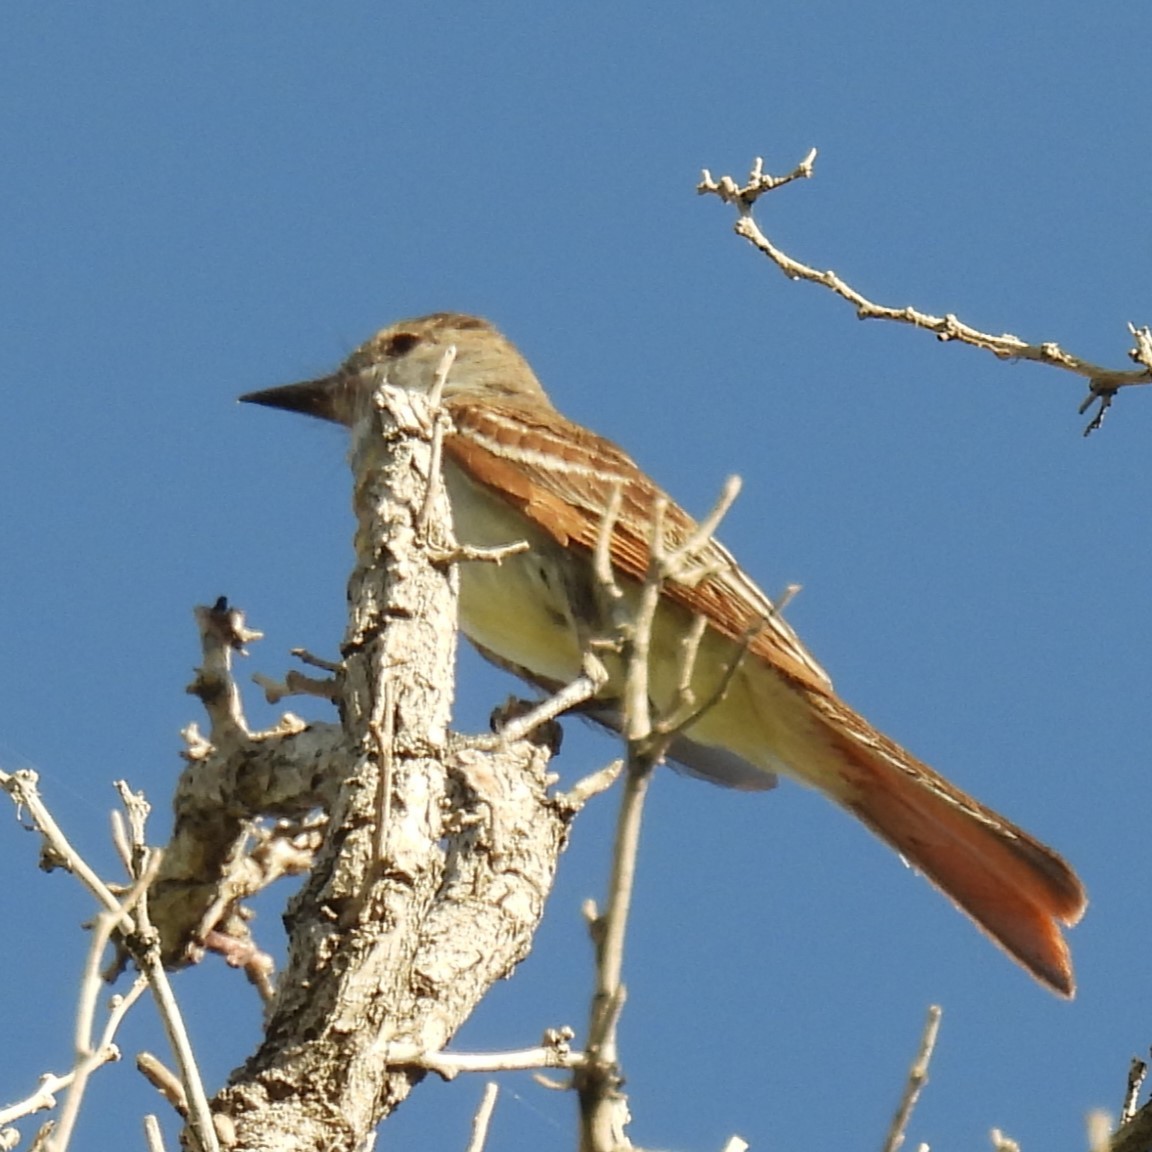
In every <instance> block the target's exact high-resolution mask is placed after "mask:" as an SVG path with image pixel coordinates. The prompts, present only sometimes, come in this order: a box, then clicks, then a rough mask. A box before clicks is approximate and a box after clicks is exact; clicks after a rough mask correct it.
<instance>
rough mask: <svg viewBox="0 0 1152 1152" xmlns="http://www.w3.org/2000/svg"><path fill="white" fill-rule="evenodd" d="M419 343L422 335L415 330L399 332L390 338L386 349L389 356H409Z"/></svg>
mask: <svg viewBox="0 0 1152 1152" xmlns="http://www.w3.org/2000/svg"><path fill="white" fill-rule="evenodd" d="M419 343H420V337H419V336H417V335H416V333H415V332H397V333H396V334H395V335H394V336H390V337H389V338H388V347H387V349H386V351H387V354H388V355H389V356H407V355H408V353H409V352H411V351H412V349H413V348H415V347H416V345H417V344H419Z"/></svg>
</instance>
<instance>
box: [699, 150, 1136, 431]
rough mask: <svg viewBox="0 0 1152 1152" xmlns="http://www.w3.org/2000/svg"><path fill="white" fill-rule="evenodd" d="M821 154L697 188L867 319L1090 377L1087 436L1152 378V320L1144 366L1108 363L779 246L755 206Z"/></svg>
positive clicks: (779, 260) (792, 270) (768, 252)
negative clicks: (891, 290)
mask: <svg viewBox="0 0 1152 1152" xmlns="http://www.w3.org/2000/svg"><path fill="white" fill-rule="evenodd" d="M815 157H816V150H815V149H813V150H812V151H811V152H810V153H809V154H808V156H807V158H806V159H805V160H804V161H803V162H802V163H801V164H800V165H799V166H798V167H797V169H796V170H795V171H794V172H792V173H789V175H788V176H785V177H773V176H767V175H765V174H764V173H763V171H762V168H763V161H762V160H761V159H760V158H759V157H757V159H756V162H755V164H754V165H753V168H752V173H751V175H750V177H749V180H748V183H747V184H746V185H743V186H741V185H738V184H737V183H736V181H734V180H733V179H732V178H731V177H730V176H722V177H721V178H720V179H719V180H718V181H717V180H713V178H712V175H711V173H709V172H708V170H707V169H705V170H704V172H703V175H702V178H701V181H700V183H699V184H698V185H697V186H696V190H697V192H699V193H700V194H701V195H704V194H712V195H716V196H719V197H720V199H721V200H723V201H724V202H725V203H729V204H734V205H735V206H736V207H737V209H738V210H739V213H740V217H739V219H738V220H737V221H736V224H735V226H734V229H735V231H736V233H737V235H739V236H742V237H743V238H744V239H745V240H747V241H749V242H750V243H751V244H752V245H753V246H754V247H756V248H757V249H758V250H759V251H760V252H762V253H763V254H764V255H765V256H767V257H768V259H769V260H771V261H772V262H773V263H774V264H775V265H776V266H777V267H778V268H779V269H780V271H781V272H783V273H784V275H785V276H787V277H788V278H789V279H790V280H807V281H808V282H809V283H812V284H819V285H821V286H822V287H824V288H827V289H828V290H829V291H831V292H834V293H835V294H836V295H837V296H839V297H840V298H841V299H843V300H846V301H847V302H848V303H849V304H851V305H852V306H853V307H854V308H855V309H856V315H857V316H858V317H859V318H860V319H862V320H892V321H895V322H897V323H900V324H911V325H912V326H913V327H916V328H924V329H927V330H928V331H929V332H933V333H935V335H936V337H937V339H939V340H942V341H949V340H955V341H958V342H959V343H961V344H968V345H971V346H972V347H973V348H982V349H984V351H986V352H991V353H992V354H993V355H994V356H997V357H999V358H1000V359H1002V360H1030V361H1033V362H1034V363H1038V364H1047V365H1049V366H1050V367H1054V368H1061V369H1064V370H1065V371H1067V372H1071V373H1073V374H1074V375H1076V376H1080V377H1081V378H1084V379H1086V380H1087V381H1088V395H1087V396H1086V397H1085V398H1084V401H1083V402H1082V403H1081V405H1080V408H1079V412H1080V414H1081V415H1083V414H1084V413H1085V412H1086V411H1088V409H1089V408H1090V407H1092V405H1093V404H1095V405H1097V406H1098V407H1097V410H1096V413H1095V414H1094V415H1093V417H1092V419H1091V420H1090V421H1089V423H1088V425H1087V426H1086V427H1085V429H1084V435H1085V436H1087V435H1088V434H1089V433H1091V432H1094V431H1095V430H1096V429H1097V428H1099V427H1100V425H1101V423H1102V422H1103V420H1104V416H1105V414H1106V413H1107V411H1108V409H1109V408H1110V407H1111V405H1112V402H1113V400H1114V399H1115V398H1116V395H1117V393H1118V392H1119V391H1120V389H1121V388H1126V387H1132V386H1135V385H1143V384H1150V383H1152V330H1150V329H1149V328H1148V327H1147V326H1142V327H1140V328H1137V327H1136V326H1135V325H1133V324H1131V323H1130V324H1129V325H1128V331H1129V333H1130V335H1131V336H1132V338H1133V340H1134V342H1135V347H1133V348H1132V349H1130V350H1129V352H1128V357H1129V359H1130V360H1132V361H1134V362H1135V363H1136V364H1139V365H1140V368H1139V369H1136V370H1132V369H1127V370H1121V369H1117V368H1107V367H1104V366H1103V365H1100V364H1093V363H1092V362H1090V361H1088V360H1085V359H1083V358H1082V357H1080V356H1077V355H1075V354H1073V353H1071V352H1068V351H1065V350H1064V349H1063V348H1061V347H1060V345H1059V344H1057V343H1055V342H1054V341H1044V342H1043V343H1039V344H1030V343H1027V342H1026V341H1024V340H1021V339H1020V338H1019V337H1018V336H1013V335H1011V334H1010V333H1003V334H1001V335H999V336H995V335H992V334H991V333H988V332H981V331H980V330H979V329H977V328H973V327H972V326H971V325H969V324H965V323H964V322H963V321H962V320H960V319H958V318H957V317H956V316H954V315H951V314H949V315H945V316H933V315H931V314H929V313H927V312H921V311H919V310H917V309H915V308H912V307H906V308H893V307H891V306H889V305H885V304H877V303H875V302H873V301H872V300H869V299H868V298H867V297H866V296H864V294H863V293H861V292H859V291H858V290H856V289H855V288H853V287H852V286H851V285H849V284H848V283H846V282H845V281H844V280H842V279H841V278H840V277H839V276H838V275H837V274H836V273H835V272H832V271H821V270H819V269H817V268H813V267H811V266H810V265H808V264H803V263H801V262H800V261H799V260H795V259H793V258H792V257H791V256H789V255H788V254H787V253H786V252H784V251H783V250H782V249H780V248H777V247H776V246H775V245H774V244H773V243H772V241H771V240H769V239H768V237H767V236H766V235H765V234H764V233H763V232H762V231H761V229H760V228H759V227H758V226H757V224H756V222H755V221H754V220H753V219H752V206H753V204H755V202H756V200H757V199H758V198H759V197H760V196H761V195H763V194H764V193H765V192H770V191H772V190H773V189H774V188H778V187H780V186H781V185H782V184H786V183H789V182H790V181H792V180H795V179H799V178H801V177H808V176H811V175H812V161H814V160H815Z"/></svg>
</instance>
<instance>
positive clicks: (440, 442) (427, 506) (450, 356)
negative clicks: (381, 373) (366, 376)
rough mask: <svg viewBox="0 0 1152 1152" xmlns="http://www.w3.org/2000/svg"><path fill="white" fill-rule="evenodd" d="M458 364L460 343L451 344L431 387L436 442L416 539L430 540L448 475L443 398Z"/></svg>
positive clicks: (429, 461)
mask: <svg viewBox="0 0 1152 1152" xmlns="http://www.w3.org/2000/svg"><path fill="white" fill-rule="evenodd" d="M455 363H456V345H455V344H449V345H448V347H447V348H445V349H444V355H443V356H441V357H440V365H439V367H438V368H437V369H436V377H435V379H434V380H433V381H432V387H431V388H430V389H429V390H428V411H429V414H430V415H431V417H432V420H433V425H432V443H431V446H430V447H431V451H430V452H429V460H428V485H427V487H426V488H425V489H424V502H423V503H422V504H421V505H420V511H419V513H418V514H417V516H416V538H417V539H418V540H421V541H426V540H427V538H428V525H429V524H430V523H431V520H432V510H433V508H434V506H435V501H436V500H437V499H438V498H439V495H440V488H441V485H442V484H443V483H444V478H443V477H442V476H441V474H440V461H441V458H442V457H443V454H444V426H445V419H446V418H445V416H444V413H443V411H442V410H441V408H440V401H441V398H442V397H443V395H444V385H445V384H446V383H447V382H448V373H449V372H451V371H452V365H453V364H455Z"/></svg>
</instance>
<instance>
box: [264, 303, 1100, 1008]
mask: <svg viewBox="0 0 1152 1152" xmlns="http://www.w3.org/2000/svg"><path fill="white" fill-rule="evenodd" d="M449 346H455V349H456V358H455V361H454V363H453V364H452V367H451V370H450V372H449V375H448V378H447V383H446V385H445V387H444V391H443V406H444V408H445V409H446V410H447V412H448V414H449V416H450V418H451V424H452V428H451V431H449V432H448V434H447V435H446V436H445V439H444V444H443V457H444V460H443V469H444V483H445V486H446V489H447V492H448V497H449V501H450V503H451V506H452V514H453V520H454V524H455V530H456V535H457V538H458V539H459V540H460V541H461V543H462V544H465V545H473V546H477V547H499V546H501V545H507V544H510V543H513V542H515V541H521V540H523V541H527V543H528V545H529V546H530V547H529V550H528V551H526V552H523V553H521V554H519V555H516V556H512V557H510V558H507V559H505V560H504V561H503V562H502V563H501V564H499V565H497V564H490V563H475V562H470V563H464V564H462V565H461V572H460V627H461V629H462V631H463V632H464V634H465V635H466V636H467V637H468V638H469V639H470V640H471V641H472V642H473V643H474V644H475V645H476V646H477V648H479V649H480V651H481V652H482V653H483V654H484V655H485V656H487V657H488V658H489V659H491V660H493V661H494V662H495V663H497V664H499V665H501V666H502V667H504V668H507V669H510V670H512V671H513V672H516V673H518V674H519V675H521V676H522V677H523V678H525V679H526V680H528V681H529V682H531V683H533V684H535V685H537V686H540V687H543V688H546V689H556V688H558V687H560V686H562V685H565V684H567V683H570V682H572V681H574V680H575V679H576V678H577V677H578V676H579V675H580V674H581V669H582V656H583V654H584V651H585V646H586V643H587V641H588V639H589V638H590V637H594V636H597V635H599V636H603V635H605V634H606V633H607V631H608V622H607V621H606V620H603V619H601V618H600V617H601V616H602V615H603V614H604V609H603V601H604V597H603V596H602V595H601V594H600V593H599V589H598V585H597V584H596V580H595V577H594V573H593V554H594V549H595V547H596V542H597V537H598V534H599V533H600V531H601V525H602V523H603V522H604V512H605V509H606V507H607V506H608V504H609V501H610V500H611V499H612V498H613V493H614V492H616V491H619V493H620V498H621V499H620V512H619V515H618V516H617V517H616V519H615V522H614V525H613V528H612V532H611V539H610V553H611V563H612V566H613V569H614V572H615V576H616V579H617V581H618V582H619V584H620V585H621V586H622V587H623V588H624V590H625V591H626V593H629V594H630V595H631V596H633V597H634V596H635V595H636V593H637V591H638V589H639V587H640V583H641V581H642V580H643V579H644V576H645V573H646V571H647V566H648V558H649V544H648V541H649V537H650V532H651V527H652V510H653V506H654V503H655V502H656V501H657V500H658V499H659V498H660V497H661V496H662V495H663V494H662V493H661V491H660V489H659V488H658V487H657V486H656V484H655V483H654V482H653V481H652V480H650V479H649V478H648V477H647V476H646V475H645V474H644V473H643V472H642V471H641V470H640V469H639V468H638V467H637V466H636V464H635V463H634V462H633V461H632V460H631V458H630V457H628V456H627V455H625V453H624V452H623V451H621V449H620V448H618V447H617V446H616V445H615V444H613V443H612V442H611V441H608V440H605V439H603V438H602V437H600V436H597V435H596V434H595V433H593V432H590V431H589V430H588V429H586V428H583V427H581V426H580V425H578V424H574V423H572V422H571V421H570V420H566V419H565V418H564V417H563V416H562V415H561V414H560V413H559V412H558V411H557V410H556V409H555V408H554V407H553V405H552V402H551V401H550V400H549V399H548V396H547V394H546V393H545V391H544V389H543V387H542V386H541V385H540V382H539V381H538V380H537V379H536V376H535V374H534V373H533V371H532V369H531V368H530V367H529V365H528V363H527V361H526V360H525V359H524V358H523V357H522V356H521V355H520V353H519V352H518V351H517V349H516V347H515V346H514V345H513V344H512V343H511V342H510V341H509V340H507V339H506V338H505V337H504V336H502V335H501V334H500V333H499V332H498V331H496V329H495V328H493V327H492V326H491V325H490V324H489V323H487V322H486V321H484V320H480V319H478V318H476V317H473V316H465V315H459V314H456V313H436V314H434V315H431V316H424V317H421V318H419V319H414V320H404V321H401V322H400V323H398V324H394V325H392V326H391V327H390V328H385V329H384V330H383V331H381V332H380V333H378V334H377V335H376V336H374V337H373V338H372V339H371V340H369V341H368V342H367V343H366V344H364V345H363V346H361V347H360V348H358V349H357V350H356V351H355V352H354V353H353V354H352V355H351V356H350V357H349V358H348V359H347V360H346V361H345V363H344V364H343V365H342V366H341V367H340V368H339V369H338V370H337V371H336V372H335V373H333V374H332V375H331V376H327V377H324V378H323V379H320V380H312V381H307V382H305V383H302V384H291V385H288V386H286V387H280V388H271V389H268V390H266V391H261V392H252V393H249V394H247V395H245V396H242V397H241V399H242V400H245V401H249V402H251V403H256V404H264V405H267V406H270V407H274V408H284V409H288V410H290V411H294V412H300V413H304V414H306V415H309V416H315V417H318V418H321V419H324V420H330V421H334V422H336V423H340V424H346V425H349V426H351V425H352V424H353V423H354V422H355V420H356V418H357V414H358V413H360V412H362V411H364V406H365V405H366V404H367V403H368V401H369V398H370V396H371V394H372V392H373V390H374V389H375V388H376V387H377V386H378V385H379V384H380V383H381V382H382V381H384V380H386V381H387V382H388V383H389V384H392V385H394V386H397V387H403V388H408V389H411V390H414V391H421V392H427V391H428V390H429V389H430V387H431V386H432V382H433V380H434V378H435V376H436V371H437V368H438V366H439V365H440V362H441V360H442V357H443V354H444V352H445V350H446V349H447V348H448V347H449ZM664 526H665V530H666V532H667V533H668V535H669V537H670V539H671V540H672V542H673V543H675V542H678V541H683V540H685V539H686V538H687V537H688V536H689V535H690V534H691V533H692V531H693V530H694V528H695V522H694V521H693V520H692V519H691V517H689V516H688V515H687V513H685V512H683V511H682V510H681V509H680V508H679V507H678V506H677V505H676V504H674V503H672V502H671V501H669V502H668V504H667V509H666V512H665V514H664ZM699 559H700V562H701V564H702V565H703V566H704V568H705V570H706V572H707V574H706V575H704V576H703V578H701V579H699V580H698V581H696V582H691V581H689V582H686V583H677V582H675V581H671V582H669V583H667V584H666V585H665V586H664V589H663V591H662V593H661V598H660V608H659V611H658V612H657V615H656V619H655V623H654V626H653V632H652V641H651V660H650V673H649V675H650V693H651V696H652V700H653V703H654V704H655V705H656V707H657V708H659V707H660V706H661V705H667V704H668V703H669V702H670V701H671V700H672V699H673V698H674V696H675V693H676V690H677V687H678V678H679V670H680V661H681V650H682V649H681V643H680V642H681V639H682V638H683V636H684V635H685V633H686V632H687V630H688V629H689V628H690V627H691V625H692V622H693V620H694V619H695V618H696V617H700V616H702V617H703V618H704V620H705V621H706V622H707V625H706V628H705V631H704V636H703V640H702V642H701V645H700V649H699V654H698V657H697V660H696V664H695V666H694V673H693V679H692V688H693V691H694V693H695V696H696V698H697V699H700V700H705V699H708V698H709V696H710V695H712V694H714V692H715V690H716V688H717V687H718V686H719V685H720V684H721V683H722V681H723V679H724V677H725V676H726V675H728V674H729V672H730V669H731V667H732V664H733V662H734V661H737V660H739V663H738V666H737V668H736V671H735V673H734V674H733V675H732V676H731V679H730V681H729V683H728V685H727V690H726V692H725V693H724V694H723V696H722V697H721V698H720V699H719V700H718V701H717V702H716V703H715V704H714V706H713V707H711V708H710V709H708V710H707V711H705V712H704V713H703V714H702V715H701V716H700V717H699V718H698V719H697V720H696V721H695V722H694V723H693V724H692V725H691V727H690V728H689V729H688V730H687V732H685V733H684V735H683V736H682V737H681V738H680V739H679V740H678V741H677V743H676V744H675V745H674V746H673V747H672V749H671V753H670V754H671V755H672V756H673V757H674V758H675V759H677V760H678V761H680V762H681V763H683V764H684V765H685V766H686V767H687V768H688V769H689V770H690V771H692V772H693V773H695V774H696V775H699V776H703V777H705V778H708V779H712V780H714V781H716V782H717V783H721V784H726V785H729V786H734V787H742V788H757V787H759V788H764V787H771V786H772V783H773V782H774V780H775V773H776V772H782V773H784V774H786V775H788V776H791V777H793V778H794V779H796V780H799V781H800V782H801V783H804V784H808V785H810V786H811V787H813V788H816V789H818V790H819V791H820V792H822V793H824V795H825V796H827V797H828V798H829V799H830V800H832V801H833V802H834V803H836V804H838V805H840V807H842V808H845V809H847V810H848V811H849V812H851V813H852V814H853V815H854V816H856V817H857V818H858V819H859V820H860V821H862V822H863V823H864V824H865V825H867V827H869V828H870V829H872V831H873V832H875V833H876V835H878V836H879V837H880V838H881V839H882V840H884V841H885V842H886V843H887V844H889V845H890V846H891V847H892V848H894V849H895V850H896V851H897V852H898V853H900V855H901V856H903V857H904V859H905V860H906V861H907V862H908V863H909V864H911V865H912V866H913V867H914V868H916V869H917V870H918V871H920V872H922V873H923V874H924V875H925V876H926V877H927V878H928V879H929V880H930V881H931V882H932V883H933V884H934V885H936V887H937V888H939V889H940V891H942V892H943V893H944V894H945V895H946V896H948V897H949V898H950V899H951V900H952V901H953V902H954V903H955V904H956V905H957V906H958V907H960V908H961V909H962V910H963V911H964V912H966V913H967V914H968V915H969V916H970V917H971V918H972V919H973V920H974V921H975V922H976V924H977V925H979V926H980V927H981V928H982V929H983V930H984V931H985V932H987V933H988V935H989V936H991V937H992V939H993V940H995V941H996V942H997V943H998V944H1000V945H1001V946H1002V947H1003V948H1004V949H1005V950H1006V951H1007V952H1008V953H1009V954H1010V955H1011V956H1013V957H1014V958H1015V959H1016V960H1017V961H1019V963H1020V964H1022V965H1023V966H1024V967H1025V968H1026V969H1027V970H1028V971H1029V972H1030V973H1031V974H1032V975H1033V976H1034V977H1035V978H1036V979H1037V980H1039V981H1040V982H1042V983H1044V984H1046V985H1048V987H1050V988H1052V989H1053V990H1054V991H1056V992H1058V993H1060V994H1061V995H1064V996H1071V995H1072V994H1073V992H1074V990H1075V983H1074V980H1073V976H1072V963H1071V958H1070V956H1069V952H1068V947H1067V944H1066V943H1065V941H1064V938H1063V936H1062V934H1061V931H1060V925H1061V924H1067V925H1071V924H1075V923H1076V922H1077V921H1078V920H1079V919H1080V917H1081V915H1082V914H1083V912H1084V908H1085V905H1086V897H1085V893H1084V889H1083V887H1082V885H1081V883H1080V881H1079V879H1078V878H1077V876H1076V874H1075V873H1074V872H1073V871H1072V869H1071V868H1070V867H1069V866H1068V865H1067V864H1066V863H1065V862H1064V860H1062V859H1061V858H1060V857H1059V856H1058V855H1057V854H1056V853H1055V852H1053V851H1052V850H1051V849H1049V848H1047V847H1045V845H1043V844H1041V843H1040V842H1039V841H1038V840H1036V839H1034V838H1033V837H1032V836H1030V835H1028V833H1026V832H1024V831H1023V830H1022V829H1020V828H1018V827H1016V825H1015V824H1012V823H1011V822H1009V821H1008V820H1006V819H1004V817H1002V816H1000V815H998V814H997V813H996V812H993V811H992V810H991V809H990V808H987V807H985V806H984V805H983V804H981V803H980V802H979V801H978V800H975V799H973V798H972V797H971V796H968V795H967V794H966V793H964V792H963V791H961V790H960V789H959V788H957V787H956V786H955V785H953V784H950V783H949V782H948V781H947V780H945V779H944V778H943V777H942V776H940V775H938V774H937V773H936V772H934V771H933V770H932V769H931V768H929V767H928V766H927V765H926V764H923V763H921V762H920V761H919V760H917V759H915V758H914V757H913V756H911V755H909V753H907V752H905V751H904V749H903V748H901V747H900V746H899V745H898V744H896V743H894V742H893V741H892V740H890V739H888V737H886V736H884V735H883V734H881V733H880V732H878V731H877V730H876V729H875V728H873V727H872V725H870V724H869V723H868V721H867V720H865V719H864V718H863V717H862V716H860V715H859V714H858V713H857V712H854V711H853V710H852V709H851V708H849V707H848V705H847V704H845V703H844V702H843V701H842V700H841V699H840V698H839V697H838V696H837V695H836V693H835V692H834V691H833V689H832V683H831V681H830V680H829V678H828V676H827V674H826V673H825V672H824V670H823V669H822V668H821V667H820V665H819V664H817V663H816V661H815V660H814V659H813V658H812V656H810V655H809V653H808V651H807V650H806V649H805V647H804V645H803V644H802V643H801V642H800V640H799V638H798V637H797V636H796V634H795V633H794V632H793V630H792V629H791V628H790V627H789V626H788V625H787V624H786V623H785V622H784V621H783V619H782V618H781V616H780V614H779V612H778V611H777V609H776V608H775V607H774V605H773V604H772V603H771V601H769V599H768V597H767V596H765V595H764V593H762V592H761V591H760V589H759V588H757V586H756V585H755V584H754V583H753V582H752V580H751V579H749V577H748V576H746V575H745V574H744V572H743V571H742V570H741V569H740V567H739V566H738V565H737V563H736V561H735V560H734V559H733V557H732V556H731V554H730V553H729V552H728V551H727V550H726V549H724V548H723V547H722V546H721V545H719V544H717V543H714V542H711V543H708V544H706V545H705V546H704V547H703V548H702V549H701V553H700V557H699ZM742 652H743V658H742V659H740V657H741V653H742ZM605 662H606V668H607V671H608V673H609V680H608V683H607V684H606V686H605V687H604V688H603V689H602V690H601V691H600V693H599V695H598V697H597V698H596V700H595V701H593V702H592V705H591V707H590V711H591V713H592V714H593V715H594V716H596V717H597V718H598V719H600V720H602V721H604V722H606V723H608V724H612V723H614V722H618V720H619V716H618V700H619V694H620V690H621V686H622V683H623V675H624V672H623V668H622V666H621V663H620V661H619V660H615V661H613V659H612V658H611V657H610V656H609V657H605Z"/></svg>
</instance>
